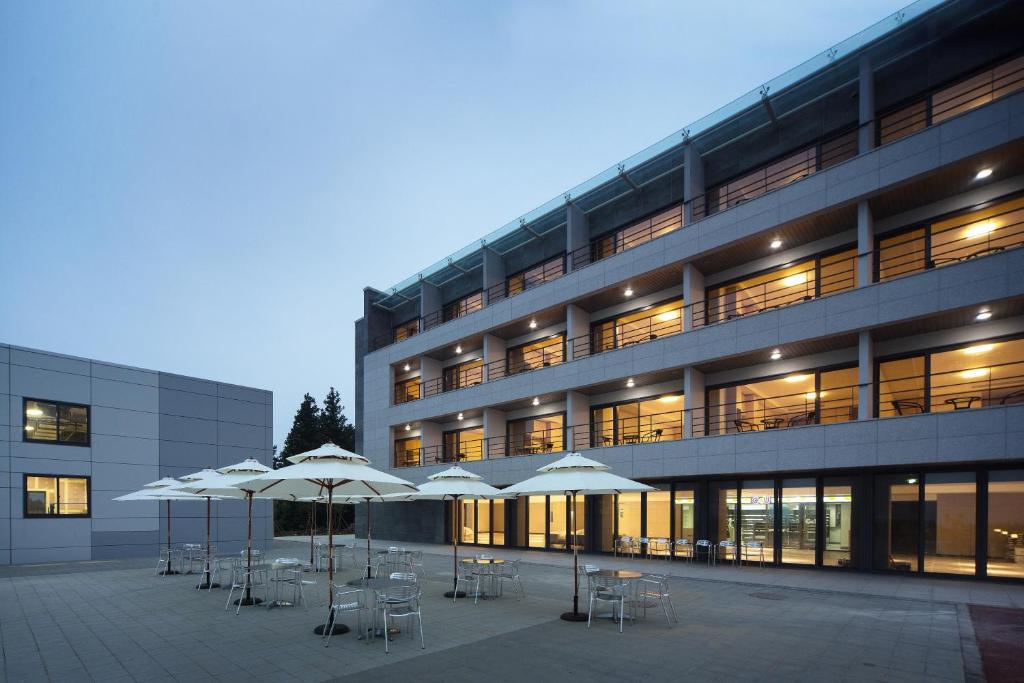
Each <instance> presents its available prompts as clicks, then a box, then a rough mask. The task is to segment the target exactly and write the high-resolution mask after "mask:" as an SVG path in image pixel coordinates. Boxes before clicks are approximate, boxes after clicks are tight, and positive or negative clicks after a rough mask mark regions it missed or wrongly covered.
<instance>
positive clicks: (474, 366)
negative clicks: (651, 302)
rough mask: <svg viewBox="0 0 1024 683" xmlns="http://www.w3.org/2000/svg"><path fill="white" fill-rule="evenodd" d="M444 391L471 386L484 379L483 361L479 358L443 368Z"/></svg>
mask: <svg viewBox="0 0 1024 683" xmlns="http://www.w3.org/2000/svg"><path fill="white" fill-rule="evenodd" d="M442 381H443V382H444V391H454V390H455V389H462V388H464V387H471V386H474V385H477V384H480V383H481V382H483V381H484V361H483V359H481V358H474V359H473V360H469V361H466V362H465V363H459V364H458V365H449V366H448V367H446V368H445V369H444V379H443V380H442Z"/></svg>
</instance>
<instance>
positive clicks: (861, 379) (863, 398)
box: [857, 330, 875, 420]
mask: <svg viewBox="0 0 1024 683" xmlns="http://www.w3.org/2000/svg"><path fill="white" fill-rule="evenodd" d="M857 384H859V385H860V386H859V387H858V389H857V419H858V420H870V419H872V418H873V417H874V416H875V342H874V340H872V339H871V332H870V331H869V330H864V331H863V332H861V333H860V338H859V339H858V344H857Z"/></svg>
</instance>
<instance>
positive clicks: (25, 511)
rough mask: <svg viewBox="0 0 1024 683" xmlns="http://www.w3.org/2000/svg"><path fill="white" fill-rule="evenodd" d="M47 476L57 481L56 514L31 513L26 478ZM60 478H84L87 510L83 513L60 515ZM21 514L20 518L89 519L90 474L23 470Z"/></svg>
mask: <svg viewBox="0 0 1024 683" xmlns="http://www.w3.org/2000/svg"><path fill="white" fill-rule="evenodd" d="M29 477H49V478H51V479H54V480H56V482H57V510H58V512H57V514H53V515H51V514H42V515H39V514H33V513H29V511H28V478H29ZM61 479H84V480H85V507H86V510H88V512H86V513H85V514H73V515H62V514H60V480H61ZM21 516H22V519H90V518H91V517H92V476H91V475H88V474H46V473H40V472H23V473H22V479H21Z"/></svg>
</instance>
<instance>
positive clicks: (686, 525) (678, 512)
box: [672, 488, 697, 555]
mask: <svg viewBox="0 0 1024 683" xmlns="http://www.w3.org/2000/svg"><path fill="white" fill-rule="evenodd" d="M695 512H696V508H695V507H694V495H693V489H681V488H677V489H676V492H675V496H674V498H673V502H672V514H673V516H674V517H675V519H674V520H673V521H674V523H675V529H676V533H675V536H676V538H675V539H674V540H679V539H681V538H685V539H686V540H687V541H689V542H690V543H691V544H692V543H693V542H695V541H696V540H697V539H696V537H695V536H694V513H695ZM676 553H677V554H679V555H682V554H684V551H683V550H682V549H680V548H676Z"/></svg>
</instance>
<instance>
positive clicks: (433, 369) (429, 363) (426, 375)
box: [420, 356, 441, 396]
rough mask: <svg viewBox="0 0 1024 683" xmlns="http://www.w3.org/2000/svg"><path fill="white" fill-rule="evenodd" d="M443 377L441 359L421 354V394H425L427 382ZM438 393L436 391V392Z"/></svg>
mask: <svg viewBox="0 0 1024 683" xmlns="http://www.w3.org/2000/svg"><path fill="white" fill-rule="evenodd" d="M440 377H441V361H439V360H437V359H436V358H431V357H430V356H420V396H425V395H426V394H425V393H424V389H425V388H426V384H427V382H429V381H431V380H435V379H440ZM435 393H436V392H435Z"/></svg>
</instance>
